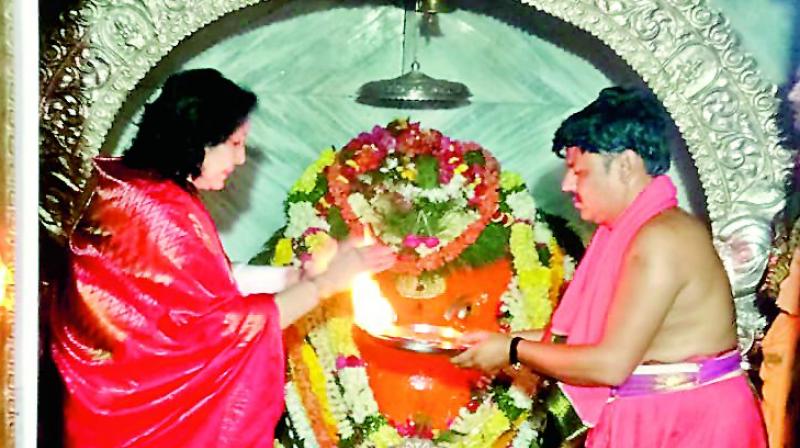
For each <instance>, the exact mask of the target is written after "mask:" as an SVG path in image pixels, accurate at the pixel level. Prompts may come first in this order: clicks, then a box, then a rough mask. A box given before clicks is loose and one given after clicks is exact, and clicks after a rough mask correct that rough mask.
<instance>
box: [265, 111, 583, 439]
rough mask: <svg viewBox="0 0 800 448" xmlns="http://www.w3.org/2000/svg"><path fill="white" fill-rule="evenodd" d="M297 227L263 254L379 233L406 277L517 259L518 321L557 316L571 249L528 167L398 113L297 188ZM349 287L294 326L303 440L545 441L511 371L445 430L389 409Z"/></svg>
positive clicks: (289, 206) (504, 318)
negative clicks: (379, 397) (510, 167)
mask: <svg viewBox="0 0 800 448" xmlns="http://www.w3.org/2000/svg"><path fill="white" fill-rule="evenodd" d="M286 216H287V225H286V227H284V228H283V229H281V231H279V232H278V234H276V235H275V236H273V238H272V239H270V241H269V242H268V243H267V245H266V247H265V251H264V253H263V254H262V255H260V256H258V257H257V259H259V260H262V261H269V262H271V263H272V264H274V265H300V264H301V263H303V262H304V261H305V260H307V259H308V258H309V257H310V256H311V255H312V254H313V253H314V252H315V251H316V250H317V248H319V247H323V246H324V245H325V244H324V243H325V239H327V238H331V237H332V238H336V239H343V238H345V237H346V236H348V235H350V234H355V235H362V234H364V233H365V232H367V231H369V232H370V234H371V235H372V236H373V237H374V238H376V239H378V240H379V241H381V242H382V243H384V244H386V245H388V246H390V247H392V248H393V249H394V250H395V251H396V253H397V254H398V257H399V260H400V261H399V263H398V265H397V266H396V267H395V268H394V270H395V271H397V272H398V273H402V274H406V275H412V276H413V275H422V274H424V273H426V272H430V271H437V272H446V271H447V269H449V268H450V267H455V266H458V267H463V266H482V265H485V264H488V263H491V262H493V261H495V260H498V259H500V258H502V257H508V258H509V259H510V261H511V265H512V268H513V275H512V277H511V281H510V282H509V284H508V285H507V286H506V290H505V292H504V293H503V294H502V296H501V299H500V302H501V305H500V308H499V310H498V322H499V323H500V324H501V326H502V328H505V329H506V330H508V331H521V330H530V329H539V328H542V327H544V326H545V325H546V324H547V323H548V322H549V319H550V316H551V314H552V311H553V308H554V307H555V305H556V303H557V301H558V299H559V297H560V293H561V291H562V290H563V286H564V282H565V281H568V280H569V278H570V277H571V274H572V272H573V271H574V262H573V260H572V259H571V258H570V257H569V256H568V255H566V254H565V253H564V252H563V250H562V249H561V248H560V247H559V245H558V243H557V241H556V239H555V237H554V236H553V234H552V232H551V231H550V229H549V228H548V227H547V225H546V224H545V223H544V221H543V220H542V218H541V216H540V213H539V212H538V210H537V208H536V204H535V202H534V200H533V198H532V197H531V195H530V194H529V193H528V192H527V191H526V187H525V183H524V181H523V180H522V177H521V176H519V175H518V174H516V173H513V172H507V171H501V169H500V166H499V164H498V162H497V160H496V159H495V158H494V157H493V156H492V155H491V154H490V153H489V152H488V151H487V150H485V149H484V148H482V147H481V146H480V145H478V144H476V143H472V142H461V141H458V140H454V139H451V138H449V137H447V136H445V135H443V134H442V133H440V132H439V131H436V130H430V129H423V128H421V127H420V125H419V123H413V122H409V121H408V120H396V121H393V122H391V123H389V125H387V126H385V127H381V126H375V127H374V128H373V129H372V131H371V132H368V133H362V134H359V135H358V136H357V137H356V138H354V139H353V140H351V141H350V142H349V143H347V145H345V146H344V147H343V148H341V149H340V150H338V151H335V150H334V149H332V148H329V149H326V150H324V151H323V152H322V153H321V154H320V157H319V159H318V160H317V161H315V162H314V163H313V164H312V165H310V166H309V167H308V168H307V169H306V170H305V171H304V173H303V174H302V176H301V177H300V179H299V180H298V181H297V182H296V184H295V185H294V186H293V187H292V189H291V191H290V193H289V197H288V199H287V201H286ZM352 327H353V320H352V310H351V309H350V304H349V300H348V297H336V298H333V299H331V300H328V301H326V304H325V305H324V306H322V307H320V308H319V309H318V310H316V311H314V312H313V313H311V315H310V316H308V317H307V318H305V319H304V320H302V321H301V322H300V323H298V324H297V325H295V326H294V327H293V328H292V329H291V330H290V331H288V332H287V335H286V346H287V352H288V360H289V362H288V370H289V372H288V381H287V384H286V409H287V415H288V418H287V423H288V425H287V427H288V435H287V437H289V439H290V440H291V443H292V444H297V445H302V446H307V447H315V446H320V447H335V446H339V447H356V446H359V447H360V446H370V447H379V448H381V447H387V448H388V447H393V446H398V445H402V442H403V441H404V440H406V439H420V438H422V439H430V440H432V441H433V443H435V444H436V445H437V446H445V447H493V446H502V447H505V446H512V447H522V446H525V447H528V446H538V445H537V443H538V442H537V440H538V435H539V434H538V428H539V427H540V422H539V420H538V419H537V418H536V412H535V406H534V405H533V401H532V400H531V398H530V397H529V396H527V395H526V394H525V393H524V392H522V391H521V390H520V389H519V388H517V387H516V386H515V385H514V383H513V381H510V380H508V378H502V377H499V378H495V379H493V381H491V382H487V384H485V385H483V387H476V388H475V390H474V393H473V398H472V400H471V401H470V403H469V404H467V405H466V406H465V407H463V408H462V409H461V410H460V412H459V414H458V417H457V418H455V419H454V420H453V421H452V422H451V424H450V425H449V427H448V429H447V430H436V429H431V428H429V427H426V426H425V425H422V424H419V422H415V421H406V422H393V421H390V420H389V419H388V418H386V417H385V416H384V415H382V414H381V412H380V410H379V407H378V403H377V402H376V400H375V397H374V395H373V393H372V390H371V388H370V384H369V378H368V374H367V369H366V364H365V361H364V360H363V359H362V358H361V355H360V353H359V350H358V347H357V345H356V343H355V341H354V336H353V330H352Z"/></svg>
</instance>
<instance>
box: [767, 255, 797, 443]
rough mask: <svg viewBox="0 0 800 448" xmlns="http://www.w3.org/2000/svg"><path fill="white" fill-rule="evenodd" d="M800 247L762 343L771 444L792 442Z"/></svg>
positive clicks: (794, 256)
mask: <svg viewBox="0 0 800 448" xmlns="http://www.w3.org/2000/svg"><path fill="white" fill-rule="evenodd" d="M798 301H800V250H795V252H794V254H793V255H792V262H791V264H790V267H789V275H788V276H787V277H786V279H785V280H784V281H783V282H781V285H780V293H779V294H778V300H777V302H776V303H777V305H778V307H779V308H780V309H781V312H780V314H778V317H776V318H775V321H773V322H772V326H771V327H770V328H769V331H767V335H766V337H764V340H763V341H762V343H761V349H762V352H763V354H764V360H763V362H762V363H761V370H760V372H759V375H760V376H761V379H762V380H763V381H764V384H763V386H762V388H761V393H762V396H763V397H764V399H763V401H762V403H761V408H762V410H763V412H764V420H765V421H766V424H767V433H768V434H769V446H770V447H772V448H783V447H785V446H789V445H788V443H789V441H788V438H787V437H788V433H789V431H790V430H791V428H792V424H796V423H793V422H789V421H787V418H788V416H787V415H786V405H787V398H788V396H789V391H790V390H791V388H792V380H793V372H792V370H793V366H794V363H795V359H794V357H795V350H796V348H797V343H798V338H800V306H799V305H798Z"/></svg>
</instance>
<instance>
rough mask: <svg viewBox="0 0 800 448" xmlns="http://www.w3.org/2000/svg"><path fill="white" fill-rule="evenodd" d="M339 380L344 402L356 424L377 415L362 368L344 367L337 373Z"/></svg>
mask: <svg viewBox="0 0 800 448" xmlns="http://www.w3.org/2000/svg"><path fill="white" fill-rule="evenodd" d="M339 380H340V382H341V384H342V388H343V389H344V396H343V398H344V401H345V403H347V406H348V407H349V408H350V411H351V415H352V416H353V421H355V422H356V423H357V424H361V423H364V420H365V419H366V418H367V417H368V416H370V415H372V414H377V413H378V403H377V402H376V401H375V397H374V396H373V395H372V389H370V387H369V378H368V377H367V371H366V369H364V368H363V367H346V368H344V369H342V370H340V371H339Z"/></svg>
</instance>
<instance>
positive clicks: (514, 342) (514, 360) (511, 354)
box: [508, 336, 523, 365]
mask: <svg viewBox="0 0 800 448" xmlns="http://www.w3.org/2000/svg"><path fill="white" fill-rule="evenodd" d="M522 339H523V338H522V337H521V336H514V337H513V338H511V345H509V346H508V363H509V364H511V365H514V364H519V358H518V357H517V346H518V345H519V342H520V341H521V340H522Z"/></svg>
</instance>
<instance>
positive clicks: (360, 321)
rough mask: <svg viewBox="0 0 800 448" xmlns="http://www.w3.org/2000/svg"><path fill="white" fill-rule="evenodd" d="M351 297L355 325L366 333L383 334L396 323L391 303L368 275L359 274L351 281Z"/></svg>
mask: <svg viewBox="0 0 800 448" xmlns="http://www.w3.org/2000/svg"><path fill="white" fill-rule="evenodd" d="M352 297H353V318H354V319H355V323H356V325H358V326H359V327H361V328H363V329H364V330H366V331H367V333H371V334H385V333H387V331H388V330H389V329H390V328H392V327H393V326H394V323H395V322H397V314H396V313H395V312H394V309H393V308H392V305H391V303H389V301H388V300H387V299H386V297H384V296H383V294H381V288H380V287H379V286H378V283H377V282H376V281H375V280H374V279H373V278H372V277H370V275H369V274H359V275H358V276H356V278H355V280H353V290H352Z"/></svg>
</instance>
